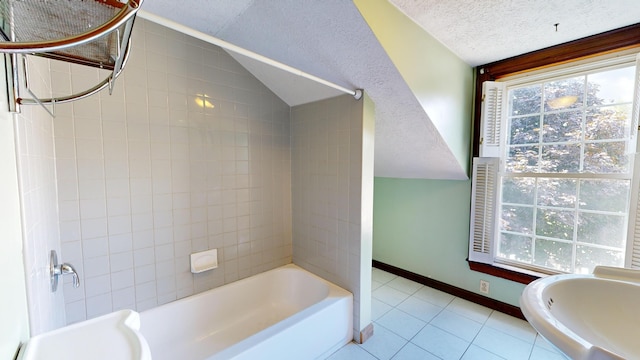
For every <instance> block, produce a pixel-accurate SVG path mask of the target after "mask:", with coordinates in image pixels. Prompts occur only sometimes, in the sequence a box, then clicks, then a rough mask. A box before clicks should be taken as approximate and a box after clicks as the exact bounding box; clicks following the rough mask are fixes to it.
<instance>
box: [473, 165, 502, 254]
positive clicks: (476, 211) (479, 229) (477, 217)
mask: <svg viewBox="0 0 640 360" xmlns="http://www.w3.org/2000/svg"><path fill="white" fill-rule="evenodd" d="M499 164H500V159H499V158H474V159H473V178H472V189H471V193H472V198H471V230H470V234H469V238H470V241H469V261H476V262H482V263H488V264H490V263H492V262H493V253H494V250H493V248H494V247H493V238H494V232H495V228H496V224H495V220H496V215H497V214H496V211H497V205H498V204H497V202H498V201H497V198H498V196H497V195H498V168H499Z"/></svg>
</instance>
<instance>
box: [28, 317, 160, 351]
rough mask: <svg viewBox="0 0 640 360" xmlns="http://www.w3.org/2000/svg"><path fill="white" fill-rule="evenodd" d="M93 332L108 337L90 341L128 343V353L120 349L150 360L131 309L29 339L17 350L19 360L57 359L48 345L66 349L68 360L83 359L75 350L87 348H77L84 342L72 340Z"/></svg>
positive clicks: (137, 321)
mask: <svg viewBox="0 0 640 360" xmlns="http://www.w3.org/2000/svg"><path fill="white" fill-rule="evenodd" d="M101 328H103V329H101ZM96 329H99V330H100V331H102V333H104V332H107V333H105V334H104V335H105V337H102V336H100V339H92V341H95V340H98V341H101V342H102V341H108V339H107V337H108V336H111V337H114V339H115V338H119V339H121V342H124V343H127V344H128V346H129V348H128V351H127V350H123V349H122V350H123V351H124V352H127V353H129V354H130V355H131V356H132V357H133V358H135V359H138V360H150V359H151V350H150V348H149V345H148V344H147V341H146V339H144V337H143V336H142V334H141V333H140V331H139V329H140V314H139V313H138V312H136V311H134V310H130V309H124V310H118V311H114V312H111V313H108V314H105V315H102V316H99V317H96V318H93V319H89V320H84V321H81V322H78V323H74V324H70V325H67V326H63V327H61V328H58V329H55V330H52V331H48V332H44V333H42V334H38V335H35V336H33V337H31V338H30V339H29V340H28V341H27V342H26V343H25V344H24V345H23V346H22V347H21V348H20V351H19V353H18V359H24V360H29V359H40V358H41V357H42V356H43V355H45V354H47V356H54V358H60V355H61V354H58V353H56V354H55V355H52V354H49V352H50V351H51V350H53V349H52V345H51V344H53V347H54V348H55V347H60V346H63V347H66V346H68V347H69V349H71V351H72V352H71V354H72V355H67V356H71V357H70V358H72V359H73V358H79V357H80V356H83V357H82V358H85V357H84V356H86V355H87V353H86V352H84V351H82V350H81V351H79V352H80V354H78V351H76V350H78V347H79V346H80V347H86V346H85V345H86V344H85V343H80V344H78V343H77V341H82V340H83V339H77V338H74V336H77V335H78V334H79V333H81V332H83V331H88V332H89V333H92V332H95V331H96ZM61 341H63V342H61ZM70 342H72V343H70ZM74 344H75V345H74ZM90 355H95V357H93V358H100V359H102V358H105V359H107V358H108V359H110V358H112V356H111V354H96V353H95V352H92V353H91V354H90ZM66 358H69V357H66Z"/></svg>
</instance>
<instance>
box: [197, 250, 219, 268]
mask: <svg viewBox="0 0 640 360" xmlns="http://www.w3.org/2000/svg"><path fill="white" fill-rule="evenodd" d="M217 267H218V249H211V250H206V251H200V252H197V253H193V254H191V272H192V273H194V274H198V273H201V272H204V271H208V270H213V269H215V268H217Z"/></svg>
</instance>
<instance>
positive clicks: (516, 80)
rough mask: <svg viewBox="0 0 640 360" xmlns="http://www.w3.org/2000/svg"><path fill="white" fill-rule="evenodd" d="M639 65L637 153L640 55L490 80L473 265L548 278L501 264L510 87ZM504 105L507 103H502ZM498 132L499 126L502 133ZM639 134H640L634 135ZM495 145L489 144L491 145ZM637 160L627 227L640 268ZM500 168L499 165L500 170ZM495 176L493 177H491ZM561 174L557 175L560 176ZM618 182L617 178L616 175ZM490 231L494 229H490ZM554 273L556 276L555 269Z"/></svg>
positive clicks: (475, 177) (476, 163) (639, 80)
mask: <svg viewBox="0 0 640 360" xmlns="http://www.w3.org/2000/svg"><path fill="white" fill-rule="evenodd" d="M633 62H635V65H636V74H635V81H636V83H635V86H634V96H633V99H634V101H633V109H632V115H631V116H632V123H631V134H630V135H631V137H632V141H633V140H635V144H636V148H635V151H638V150H640V144H639V143H638V142H639V141H640V136H638V131H640V128H639V127H638V124H639V119H640V53H634V54H628V53H625V54H623V55H620V56H613V57H611V55H608V56H606V58H605V59H604V60H602V59H592V60H590V61H588V62H582V63H580V64H579V65H573V66H571V69H570V70H567V66H566V65H563V66H559V67H558V68H554V69H550V70H549V69H547V70H546V71H537V72H535V73H532V74H524V75H518V76H514V77H512V78H509V79H506V80H505V81H501V82H491V81H485V82H484V83H483V84H482V85H483V86H482V91H483V93H482V101H483V103H482V107H481V108H482V113H481V124H480V129H481V131H482V134H481V137H480V148H479V155H480V157H478V158H474V159H473V173H472V193H471V197H472V198H471V221H470V231H469V261H473V262H478V263H485V264H489V265H496V266H499V267H503V266H505V265H506V266H507V267H508V268H510V269H511V270H514V268H515V269H518V270H519V269H522V272H523V273H531V272H532V271H533V272H540V273H547V270H549V269H539V268H537V267H535V266H532V267H530V266H527V265H526V264H524V265H522V266H521V265H520V264H514V263H510V262H505V261H496V258H495V251H496V247H497V241H498V239H499V234H500V231H499V216H500V215H499V214H498V210H499V205H500V201H501V199H500V193H501V189H500V185H499V183H500V181H499V179H500V173H499V171H501V170H502V169H501V166H503V164H501V160H500V156H501V155H502V154H503V152H504V151H505V147H506V136H504V134H506V126H507V121H506V114H505V111H503V109H507V107H508V99H507V98H506V96H505V91H506V89H507V88H508V87H514V86H518V85H520V84H525V83H531V82H537V81H543V80H545V79H548V78H553V77H559V76H563V77H565V76H567V77H569V76H572V75H577V74H580V73H585V72H588V71H590V70H594V69H599V68H606V67H615V66H622V65H626V64H629V63H633ZM498 101H501V102H502V103H501V104H497V103H496V102H498ZM496 127H499V129H497V128H496ZM634 129H636V131H634ZM487 140H489V141H487ZM630 155H632V174H633V175H632V180H631V186H632V190H631V195H630V196H631V197H630V205H629V211H628V216H629V221H628V226H627V242H626V249H625V265H624V266H625V267H630V268H640V154H639V153H637V152H634V153H633V154H630ZM496 164H497V165H496ZM493 171H495V173H494V174H493V175H491V174H490V173H491V172H493ZM556 175H557V174H554V176H556ZM614 177H615V176H614ZM488 194H492V196H494V197H493V199H487V198H486V197H487V195H488ZM489 226H493V228H492V229H489V228H488V227H489ZM550 272H553V271H552V270H551V271H550Z"/></svg>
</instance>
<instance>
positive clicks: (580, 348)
mask: <svg viewBox="0 0 640 360" xmlns="http://www.w3.org/2000/svg"><path fill="white" fill-rule="evenodd" d="M639 302H640V271H637V270H629V269H621V268H611V267H597V268H596V269H595V270H594V271H593V274H591V275H554V276H548V277H545V278H541V279H539V280H536V281H534V282H532V283H531V284H529V285H527V287H525V289H524V291H523V293H522V296H521V297H520V307H521V309H522V313H523V314H524V316H525V317H526V318H527V320H528V321H529V323H530V324H531V325H532V326H533V328H534V329H536V330H537V331H538V332H539V333H540V335H542V336H543V337H545V338H546V339H547V340H548V341H549V342H551V343H552V344H554V345H555V346H556V347H558V348H559V349H560V350H562V351H563V352H564V353H565V354H566V355H567V356H569V357H570V358H571V359H576V360H578V359H588V360H605V359H615V360H621V359H640V340H639V338H638V331H637V329H638V324H640V312H639V311H638V310H637V307H638V303H639Z"/></svg>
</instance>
